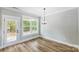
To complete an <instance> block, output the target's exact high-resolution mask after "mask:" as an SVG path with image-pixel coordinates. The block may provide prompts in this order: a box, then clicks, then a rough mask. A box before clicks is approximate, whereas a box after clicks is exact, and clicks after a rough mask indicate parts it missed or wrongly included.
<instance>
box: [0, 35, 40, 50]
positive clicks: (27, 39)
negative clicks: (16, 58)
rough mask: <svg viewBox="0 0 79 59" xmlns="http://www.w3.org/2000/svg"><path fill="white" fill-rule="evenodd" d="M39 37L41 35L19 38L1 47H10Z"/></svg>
mask: <svg viewBox="0 0 79 59" xmlns="http://www.w3.org/2000/svg"><path fill="white" fill-rule="evenodd" d="M38 37H39V35H37V36H33V37H30V38H26V39H25V40H19V41H15V42H11V43H9V44H7V45H4V46H3V47H0V49H2V48H5V47H9V46H11V45H15V44H19V43H22V42H25V41H29V40H32V39H34V38H38Z"/></svg>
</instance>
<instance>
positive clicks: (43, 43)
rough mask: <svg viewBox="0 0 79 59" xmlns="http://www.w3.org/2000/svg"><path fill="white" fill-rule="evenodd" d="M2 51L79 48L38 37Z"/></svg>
mask: <svg viewBox="0 0 79 59" xmlns="http://www.w3.org/2000/svg"><path fill="white" fill-rule="evenodd" d="M0 51H1V52H78V51H79V50H78V49H77V48H74V47H70V46H67V45H64V44H60V43H57V42H54V41H49V40H46V39H43V38H36V39H33V40H30V41H27V42H23V43H20V44H16V45H13V46H10V47H6V48H3V49H1V50H0Z"/></svg>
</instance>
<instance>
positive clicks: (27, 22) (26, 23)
mask: <svg viewBox="0 0 79 59" xmlns="http://www.w3.org/2000/svg"><path fill="white" fill-rule="evenodd" d="M22 21H23V24H22V27H23V35H27V34H32V33H36V32H38V20H37V19H35V18H31V17H26V16H23V19H22Z"/></svg>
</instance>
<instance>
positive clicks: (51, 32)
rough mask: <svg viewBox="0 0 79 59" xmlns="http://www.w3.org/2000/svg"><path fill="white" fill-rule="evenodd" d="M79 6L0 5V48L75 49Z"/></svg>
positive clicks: (78, 42)
mask: <svg viewBox="0 0 79 59" xmlns="http://www.w3.org/2000/svg"><path fill="white" fill-rule="evenodd" d="M78 22H79V8H78V7H44V8H43V7H0V52H78V51H79V23H78Z"/></svg>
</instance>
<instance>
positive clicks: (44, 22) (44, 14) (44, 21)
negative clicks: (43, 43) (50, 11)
mask: <svg viewBox="0 0 79 59" xmlns="http://www.w3.org/2000/svg"><path fill="white" fill-rule="evenodd" d="M42 24H47V22H46V8H43V22H42Z"/></svg>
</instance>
